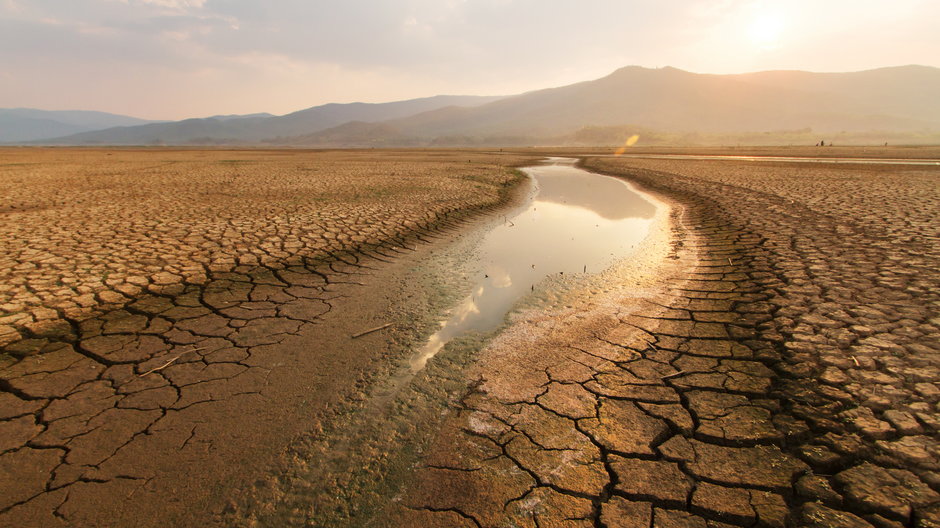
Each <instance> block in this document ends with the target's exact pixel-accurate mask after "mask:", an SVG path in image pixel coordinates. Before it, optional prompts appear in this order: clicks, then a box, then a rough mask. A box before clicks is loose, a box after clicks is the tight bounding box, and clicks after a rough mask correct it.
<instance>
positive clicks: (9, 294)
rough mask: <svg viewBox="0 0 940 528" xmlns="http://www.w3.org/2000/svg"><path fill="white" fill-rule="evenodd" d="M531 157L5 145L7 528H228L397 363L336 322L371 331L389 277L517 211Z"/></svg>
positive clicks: (2, 245)
mask: <svg viewBox="0 0 940 528" xmlns="http://www.w3.org/2000/svg"><path fill="white" fill-rule="evenodd" d="M521 162H522V158H514V157H511V156H503V157H498V156H496V155H492V154H490V155H483V154H482V153H473V152H458V153H446V152H443V151H436V152H429V153H421V152H410V153H401V152H398V153H395V152H388V153H371V152H364V153H349V152H345V153H343V152H304V151H281V152H266V151H223V150H217V151H199V150H191V151H187V150H182V151H173V150H162V149H157V150H140V151H137V150H130V149H128V150H81V149H62V150H59V149H7V150H4V151H3V152H2V163H0V196H2V198H0V204H2V209H0V255H2V257H0V259H2V261H3V263H2V266H0V347H2V354H0V526H17V527H26V526H77V525H85V526H92V525H93V526H149V525H153V526H166V525H178V526H205V525H207V524H211V523H212V522H213V519H215V517H213V515H217V514H218V513H219V511H220V509H224V508H225V507H226V504H227V502H226V501H227V496H228V494H229V493H230V492H231V491H232V488H233V486H234V485H235V484H233V483H238V482H244V481H245V480H250V478H251V475H252V474H254V473H259V472H260V471H261V470H262V469H267V467H268V466H269V465H270V462H271V458H272V457H274V456H277V454H278V453H279V452H280V451H281V450H282V449H284V447H285V446H286V444H287V442H288V440H289V439H290V438H291V437H292V436H295V435H296V434H298V431H300V430H301V429H302V428H303V427H313V426H314V425H312V424H315V423H316V421H317V419H319V418H318V417H320V414H322V413H323V412H325V411H326V410H328V409H329V408H330V407H331V406H336V405H339V404H340V403H341V402H342V398H343V396H344V395H346V394H347V393H349V392H350V390H353V389H356V388H357V387H361V386H362V384H363V383H365V381H364V380H365V379H366V378H368V373H369V372H370V369H371V370H374V368H375V367H374V364H375V362H377V361H380V360H383V359H385V358H383V354H388V353H389V349H388V347H387V346H386V345H385V344H384V343H380V341H379V339H380V338H375V339H372V340H370V339H363V340H361V343H362V344H359V345H353V344H350V343H349V339H348V338H349V335H350V334H351V333H352V332H354V331H355V330H356V328H357V327H355V326H350V325H347V327H343V326H342V325H341V324H340V325H339V326H337V324H338V323H333V325H332V326H329V325H328V326H327V327H326V328H327V330H323V329H322V328H321V327H322V326H323V325H324V324H326V323H325V322H326V321H329V320H330V315H331V312H332V311H333V310H336V309H338V308H337V307H340V308H341V309H342V310H343V312H344V313H343V317H342V319H344V320H345V319H349V320H352V321H355V322H354V323H352V324H353V325H360V326H358V329H360V330H361V329H362V328H363V327H362V326H361V325H365V324H367V323H369V322H370V321H369V319H368V317H367V316H368V315H369V314H370V313H371V312H370V310H369V309H368V305H369V299H372V298H378V297H381V295H382V288H385V287H387V286H388V285H387V284H377V285H371V286H369V285H365V284H364V283H363V281H365V280H369V279H370V278H374V277H372V276H371V271H370V270H373V269H374V268H376V267H382V266H384V265H386V264H387V263H388V262H390V261H392V260H393V259H395V258H397V257H399V256H401V255H403V254H407V253H409V252H410V251H413V250H414V248H415V246H416V245H422V244H424V243H425V242H427V241H428V240H431V239H433V238H434V237H435V233H436V232H438V231H439V230H441V229H449V228H454V227H455V226H457V225H459V223H460V222H461V219H462V218H465V217H467V215H468V214H470V213H473V212H479V211H485V210H487V209H489V208H492V207H494V206H497V205H499V204H500V203H502V202H504V201H505V200H506V197H507V192H508V188H509V186H510V185H511V184H512V183H514V182H515V181H517V179H518V177H517V176H516V175H515V174H514V173H513V171H512V170H510V168H509V167H512V166H516V165H519V164H521ZM370 288H371V289H370ZM361 296H365V297H361ZM357 314H366V316H363V317H360V318H359V319H357V318H356V315H357ZM333 319H339V318H338V317H334V318H333ZM318 413H320V414H318ZM298 418H303V420H299V419H298ZM253 471H254V473H253Z"/></svg>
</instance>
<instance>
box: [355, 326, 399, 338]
mask: <svg viewBox="0 0 940 528" xmlns="http://www.w3.org/2000/svg"><path fill="white" fill-rule="evenodd" d="M390 326H392V323H385V324H384V325H382V326H376V327H375V328H370V329H368V330H366V331H364V332H359V333H358V334H353V335H352V336H350V337H352V338H353V339H356V338H357V337H362V336H364V335H366V334H371V333H372V332H378V331H379V330H384V329H386V328H388V327H390Z"/></svg>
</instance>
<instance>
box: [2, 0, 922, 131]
mask: <svg viewBox="0 0 940 528" xmlns="http://www.w3.org/2000/svg"><path fill="white" fill-rule="evenodd" d="M938 21H940V1H938V0H890V1H886V0H812V1H810V0H784V1H762V0H696V1H692V0H571V1H561V0H0V107H20V106H22V107H34V108H44V109H51V110H62V109H83V110H104V111H109V112H115V113H121V114H128V115H134V116H138V117H145V118H153V119H177V118H184V117H196V116H207V115H212V114H228V113H241V114H244V113H252V112H271V113H275V114H283V113H287V112H291V111H294V110H299V109H302V108H306V107H309V106H313V105H317V104H322V103H327V102H351V101H366V102H384V101H391V100H399V99H409V98H414V97H423V96H429V95H436V94H442V93H446V94H476V95H496V94H511V93H519V92H523V91H527V90H533V89H538V88H546V87H550V86H559V85H564V84H569V83H572V82H578V81H583V80H589V79H593V78H597V77H601V76H604V75H606V74H608V73H610V72H611V71H613V70H615V69H617V68H619V67H621V66H627V65H640V66H647V67H659V66H675V67H678V68H682V69H685V70H689V71H694V72H702V73H739V72H746V71H757V70H768V69H802V70H811V71H854V70H863V69H870V68H876V67H882V66H897V65H903V64H925V65H930V66H940V30H938V29H937V27H938Z"/></svg>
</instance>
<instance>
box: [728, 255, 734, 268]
mask: <svg viewBox="0 0 940 528" xmlns="http://www.w3.org/2000/svg"><path fill="white" fill-rule="evenodd" d="M728 265H729V266H734V262H731V257H728Z"/></svg>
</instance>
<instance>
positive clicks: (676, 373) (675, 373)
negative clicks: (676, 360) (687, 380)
mask: <svg viewBox="0 0 940 528" xmlns="http://www.w3.org/2000/svg"><path fill="white" fill-rule="evenodd" d="M683 374H685V371H684V370H680V371H679V372H673V373H672V374H666V375H665V376H663V377H661V378H659V379H661V380H667V379H672V378H677V377H679V376H681V375H683Z"/></svg>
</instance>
